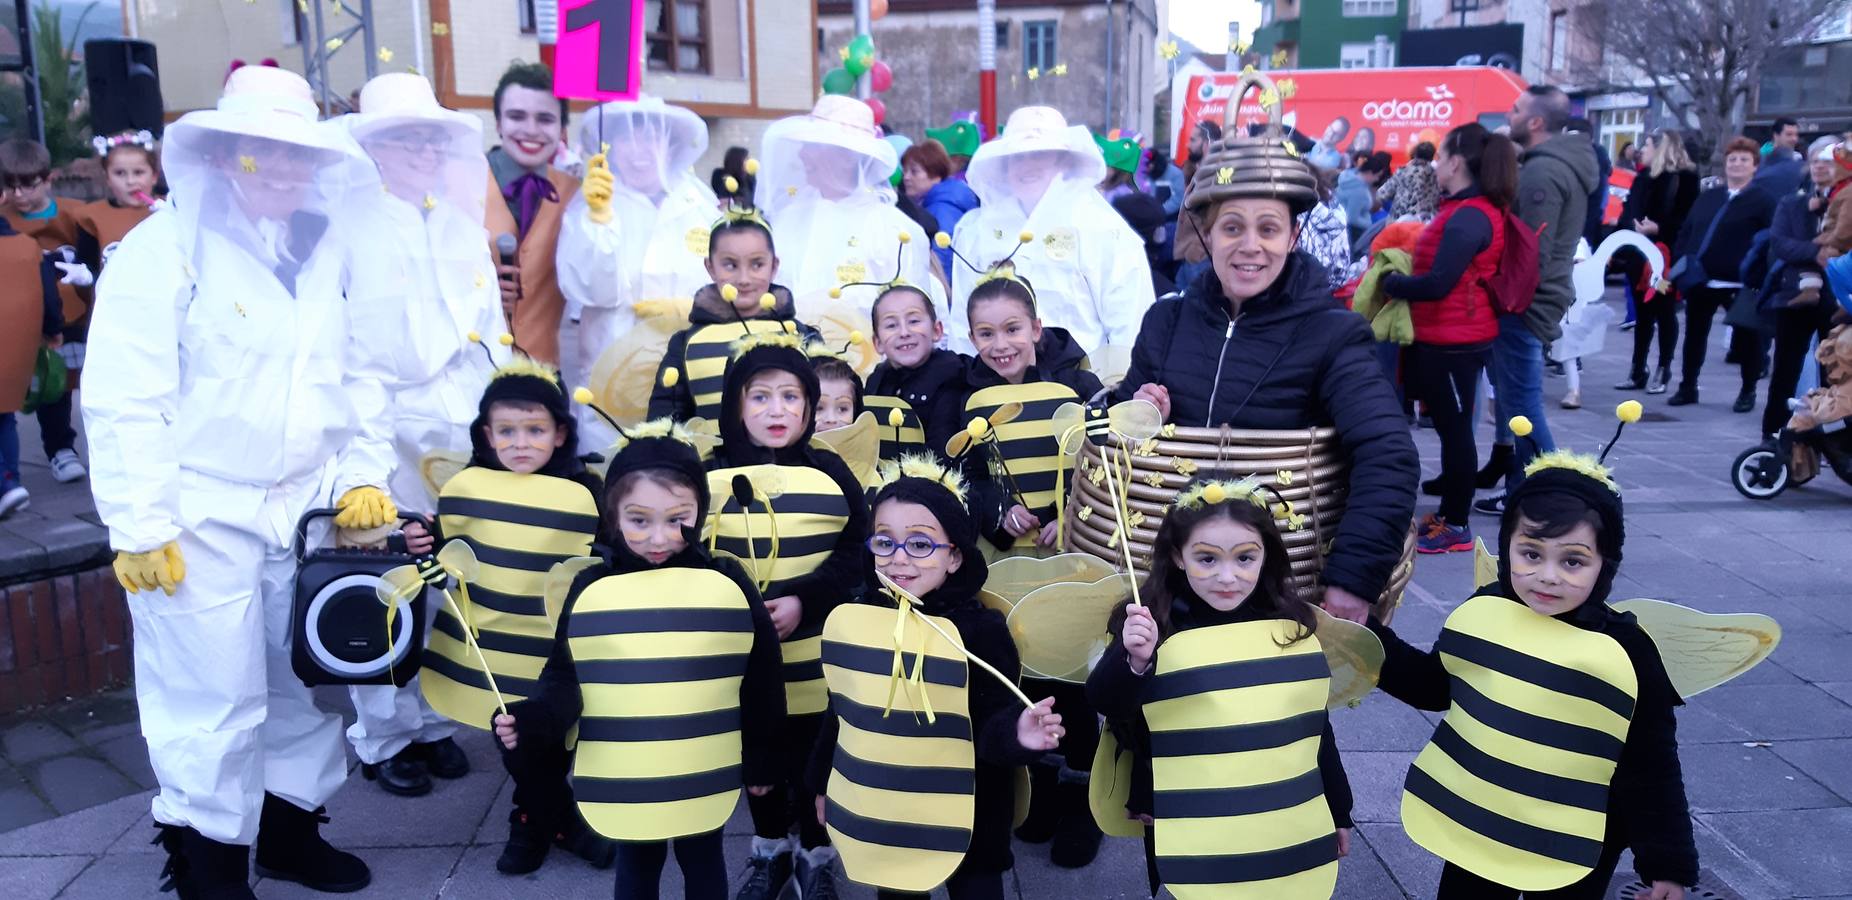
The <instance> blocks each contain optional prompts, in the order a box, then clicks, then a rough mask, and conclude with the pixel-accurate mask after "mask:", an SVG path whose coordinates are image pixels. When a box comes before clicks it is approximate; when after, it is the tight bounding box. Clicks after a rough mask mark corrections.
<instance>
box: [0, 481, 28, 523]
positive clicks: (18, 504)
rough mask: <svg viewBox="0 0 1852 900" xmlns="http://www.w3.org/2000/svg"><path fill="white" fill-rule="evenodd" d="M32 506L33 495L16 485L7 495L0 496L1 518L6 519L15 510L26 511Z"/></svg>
mask: <svg viewBox="0 0 1852 900" xmlns="http://www.w3.org/2000/svg"><path fill="white" fill-rule="evenodd" d="M31 505H32V495H31V494H28V493H26V489H25V488H23V487H20V486H18V485H14V486H13V487H12V488H9V489H8V490H7V491H6V493H4V494H0V518H5V517H6V516H7V515H9V514H11V513H12V512H13V511H14V510H19V509H25V508H26V507H28V506H31Z"/></svg>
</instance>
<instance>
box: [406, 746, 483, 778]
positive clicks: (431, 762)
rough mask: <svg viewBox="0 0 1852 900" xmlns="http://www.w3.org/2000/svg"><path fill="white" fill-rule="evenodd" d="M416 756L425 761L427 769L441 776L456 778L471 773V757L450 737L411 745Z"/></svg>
mask: <svg viewBox="0 0 1852 900" xmlns="http://www.w3.org/2000/svg"><path fill="white" fill-rule="evenodd" d="M410 749H411V752H412V754H413V756H414V758H416V759H418V760H419V761H420V762H423V763H424V768H425V771H427V772H430V773H431V774H432V775H436V776H437V777H439V778H444V779H455V778H462V777H463V776H465V775H468V774H469V757H468V756H467V755H465V754H464V753H463V748H462V747H459V746H457V742H456V741H453V740H451V739H450V738H441V739H439V740H435V741H431V742H429V743H424V744H419V743H414V744H412V745H411V748H410Z"/></svg>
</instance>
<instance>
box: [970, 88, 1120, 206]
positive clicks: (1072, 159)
mask: <svg viewBox="0 0 1852 900" xmlns="http://www.w3.org/2000/svg"><path fill="white" fill-rule="evenodd" d="M1032 154H1033V155H1035V156H1036V157H1038V158H1047V159H1048V160H1049V163H1050V165H1052V167H1053V172H1052V178H1053V179H1063V180H1071V181H1075V182H1079V183H1081V184H1085V185H1086V186H1087V187H1088V188H1089V189H1091V188H1092V187H1093V186H1095V185H1097V184H1099V183H1100V182H1101V181H1102V180H1104V179H1105V178H1106V159H1105V157H1103V156H1101V155H1100V148H1099V145H1098V144H1096V143H1094V141H1093V135H1092V134H1091V133H1090V132H1088V131H1087V128H1086V126H1085V125H1069V124H1068V123H1067V119H1066V117H1064V116H1062V115H1061V111H1060V110H1057V109H1055V108H1053V107H1048V106H1025V107H1022V108H1021V109H1018V110H1016V111H1015V112H1013V113H1010V118H1009V121H1008V122H1006V123H1004V126H1003V133H1002V134H1001V135H999V136H998V137H997V138H996V139H995V140H991V141H988V142H986V143H985V144H984V145H983V146H981V147H979V148H977V153H975V154H973V155H972V156H971V163H970V165H968V166H966V167H965V181H966V182H967V183H969V184H970V185H971V190H972V191H974V192H976V194H977V196H978V199H979V200H981V201H983V203H984V205H986V206H991V205H1001V204H1006V203H1011V202H1016V197H1017V185H1015V184H1014V183H1013V181H1014V179H1013V178H1012V176H1013V175H1022V174H1024V173H1025V167H1023V166H1022V165H1021V164H1022V163H1023V162H1025V161H1026V160H1027V159H1028V158H1029V157H1030V156H1031V155H1032ZM1042 183H1043V184H1047V183H1049V182H1047V181H1043V182H1042ZM1040 196H1042V195H1041V194H1039V193H1038V194H1037V195H1036V199H1039V198H1040ZM1032 205H1033V204H1031V206H1032ZM1029 211H1030V210H1029V209H1025V210H1024V213H1025V214H1026V213H1028V212H1029Z"/></svg>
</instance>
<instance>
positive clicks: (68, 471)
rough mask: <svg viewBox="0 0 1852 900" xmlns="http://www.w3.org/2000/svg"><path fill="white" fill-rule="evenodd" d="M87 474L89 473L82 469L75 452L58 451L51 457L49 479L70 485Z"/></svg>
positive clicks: (82, 466)
mask: <svg viewBox="0 0 1852 900" xmlns="http://www.w3.org/2000/svg"><path fill="white" fill-rule="evenodd" d="M88 474H90V472H89V470H87V469H85V468H84V464H83V461H82V460H79V459H78V458H77V451H75V450H60V451H58V452H57V453H55V454H53V455H52V458H51V477H53V478H56V479H58V481H60V482H62V483H64V484H70V483H71V482H73V481H76V480H78V479H80V478H83V477H84V476H85V475H88Z"/></svg>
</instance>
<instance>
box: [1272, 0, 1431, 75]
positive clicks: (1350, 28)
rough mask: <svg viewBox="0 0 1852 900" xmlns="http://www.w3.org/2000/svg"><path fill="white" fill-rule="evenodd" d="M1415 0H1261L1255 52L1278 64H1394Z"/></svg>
mask: <svg viewBox="0 0 1852 900" xmlns="http://www.w3.org/2000/svg"><path fill="white" fill-rule="evenodd" d="M1412 2H1416V0H1260V28H1258V29H1256V30H1255V32H1254V40H1253V41H1252V53H1253V54H1254V55H1255V56H1257V57H1259V58H1260V59H1261V60H1262V61H1263V62H1264V64H1265V65H1266V66H1267V67H1270V68H1275V69H1369V68H1388V67H1391V66H1394V65H1396V64H1397V62H1398V59H1397V46H1398V44H1399V43H1400V39H1401V36H1402V30H1403V28H1404V27H1405V26H1406V24H1407V22H1408V4H1410V3H1412Z"/></svg>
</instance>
